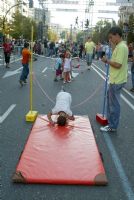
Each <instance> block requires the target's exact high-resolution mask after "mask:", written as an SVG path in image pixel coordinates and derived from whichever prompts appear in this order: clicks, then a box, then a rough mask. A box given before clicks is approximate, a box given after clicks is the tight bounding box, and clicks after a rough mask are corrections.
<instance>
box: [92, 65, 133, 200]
mask: <svg viewBox="0 0 134 200" xmlns="http://www.w3.org/2000/svg"><path fill="white" fill-rule="evenodd" d="M97 68H98V67H97ZM93 70H94V71H96V72H97V74H98V75H99V76H101V78H102V79H104V80H105V78H104V76H103V75H102V74H101V73H100V72H98V71H97V69H95V68H93ZM121 98H122V99H123V100H124V101H125V102H126V103H127V104H128V105H129V107H130V108H131V109H132V110H134V106H133V105H132V104H131V103H130V102H129V101H128V100H127V99H126V98H125V96H124V95H122V94H121ZM103 135H104V139H105V142H106V144H107V147H108V149H109V151H110V154H111V157H112V160H113V162H114V164H115V167H116V170H117V172H118V174H119V176H120V179H121V182H122V185H123V189H124V191H125V194H126V196H127V199H128V200H133V199H134V193H133V190H132V188H131V185H130V183H129V180H128V177H127V176H126V173H125V171H124V169H123V166H122V164H121V161H120V159H119V157H118V154H117V153H116V150H115V148H114V145H113V144H112V141H111V139H110V136H109V135H108V134H106V133H104V134H103Z"/></svg>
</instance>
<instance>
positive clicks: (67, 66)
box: [64, 58, 71, 71]
mask: <svg viewBox="0 0 134 200" xmlns="http://www.w3.org/2000/svg"><path fill="white" fill-rule="evenodd" d="M64 69H68V70H69V71H70V69H71V58H65V59H64Z"/></svg>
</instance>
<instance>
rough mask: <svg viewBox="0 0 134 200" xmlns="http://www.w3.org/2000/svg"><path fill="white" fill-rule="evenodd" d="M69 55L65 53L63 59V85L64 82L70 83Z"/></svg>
mask: <svg viewBox="0 0 134 200" xmlns="http://www.w3.org/2000/svg"><path fill="white" fill-rule="evenodd" d="M71 68H72V66H71V54H70V52H69V51H67V52H66V54H65V58H64V63H63V72H64V81H63V83H66V82H68V83H69V82H71V79H70V73H71Z"/></svg>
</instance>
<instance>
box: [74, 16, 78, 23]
mask: <svg viewBox="0 0 134 200" xmlns="http://www.w3.org/2000/svg"><path fill="white" fill-rule="evenodd" d="M75 24H77V25H78V17H76V19H75Z"/></svg>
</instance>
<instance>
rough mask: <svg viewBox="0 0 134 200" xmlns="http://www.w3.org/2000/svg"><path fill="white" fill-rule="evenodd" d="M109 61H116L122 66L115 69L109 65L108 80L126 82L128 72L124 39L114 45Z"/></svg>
mask: <svg viewBox="0 0 134 200" xmlns="http://www.w3.org/2000/svg"><path fill="white" fill-rule="evenodd" d="M111 61H113V62H117V63H119V64H121V65H122V66H121V67H120V68H119V69H117V68H114V67H112V66H110V72H109V81H110V83H112V84H121V83H125V82H127V74H128V48H127V45H126V44H125V42H124V41H121V42H120V43H119V44H117V45H116V47H115V49H114V51H113V53H112V58H111Z"/></svg>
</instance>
